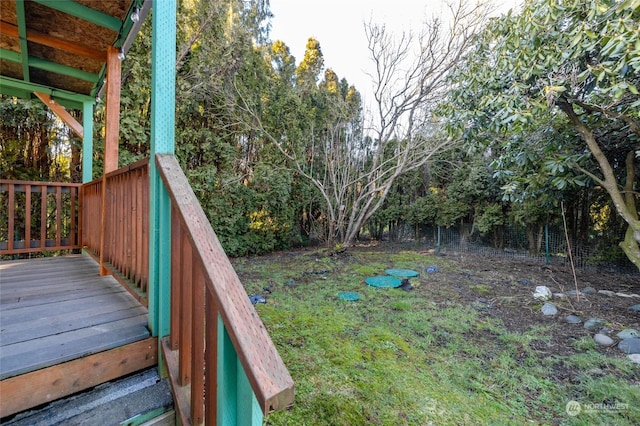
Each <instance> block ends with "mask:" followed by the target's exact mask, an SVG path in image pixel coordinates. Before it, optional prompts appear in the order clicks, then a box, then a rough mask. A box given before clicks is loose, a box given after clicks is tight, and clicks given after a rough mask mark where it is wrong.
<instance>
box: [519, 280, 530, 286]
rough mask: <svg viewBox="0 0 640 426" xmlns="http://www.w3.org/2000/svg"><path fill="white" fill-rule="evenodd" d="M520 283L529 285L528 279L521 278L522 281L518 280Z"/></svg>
mask: <svg viewBox="0 0 640 426" xmlns="http://www.w3.org/2000/svg"><path fill="white" fill-rule="evenodd" d="M520 284H522V285H531V281H529V280H522V281H520Z"/></svg>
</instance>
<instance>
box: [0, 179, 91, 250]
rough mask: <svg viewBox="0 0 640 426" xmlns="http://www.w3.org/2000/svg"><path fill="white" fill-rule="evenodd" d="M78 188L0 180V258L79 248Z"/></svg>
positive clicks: (60, 184)
mask: <svg viewBox="0 0 640 426" xmlns="http://www.w3.org/2000/svg"><path fill="white" fill-rule="evenodd" d="M80 186H81V185H80V184H79V183H61V182H31V181H11V180H5V179H0V200H1V202H0V206H1V209H0V255H4V254H19V253H34V252H42V251H58V250H69V249H76V248H80V244H79V238H78V234H79V229H80V226H79V223H78V205H79V202H80V200H79V197H78V190H79V187H80Z"/></svg>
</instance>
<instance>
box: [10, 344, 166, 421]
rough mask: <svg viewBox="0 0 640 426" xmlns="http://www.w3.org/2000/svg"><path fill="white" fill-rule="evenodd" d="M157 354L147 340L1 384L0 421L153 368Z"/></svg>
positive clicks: (155, 348)
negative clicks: (37, 406)
mask: <svg viewBox="0 0 640 426" xmlns="http://www.w3.org/2000/svg"><path fill="white" fill-rule="evenodd" d="M157 352H158V347H157V340H156V339H155V338H148V339H145V340H142V341H139V342H135V343H131V344H129V345H126V346H121V347H119V348H115V349H111V350H109V351H105V352H101V353H98V354H95V355H90V356H87V357H85V358H81V359H78V360H74V361H70V362H67V363H64V364H61V365H57V366H54V367H49V368H45V369H42V370H38V371H34V372H32V373H29V374H26V375H24V376H19V377H12V378H9V379H5V380H2V381H0V395H2V398H0V417H5V416H8V415H11V414H14V413H17V412H20V411H23V410H26V409H28V408H30V407H34V406H36V405H40V404H43V403H46V402H49V401H53V400H55V399H58V398H61V397H63V396H67V395H70V394H72V393H75V392H78V391H81V390H84V389H88V388H90V387H93V386H96V385H98V384H100V383H104V382H107V381H109V380H113V379H115V378H117V377H121V376H124V375H127V374H130V373H133V372H135V371H138V370H142V369H144V368H148V367H151V366H153V365H156V364H157V356H156V354H157Z"/></svg>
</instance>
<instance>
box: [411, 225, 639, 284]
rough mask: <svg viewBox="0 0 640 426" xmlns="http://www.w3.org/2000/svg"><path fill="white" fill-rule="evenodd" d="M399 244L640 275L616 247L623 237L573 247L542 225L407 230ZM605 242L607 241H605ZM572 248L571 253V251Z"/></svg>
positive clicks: (556, 231) (558, 232) (557, 231)
mask: <svg viewBox="0 0 640 426" xmlns="http://www.w3.org/2000/svg"><path fill="white" fill-rule="evenodd" d="M399 237H400V238H398V240H401V241H405V242H408V241H414V242H415V243H416V244H419V245H421V246H423V247H424V246H426V247H427V248H430V249H434V250H435V251H436V252H440V253H447V252H449V253H474V254H480V255H486V256H494V257H504V258H518V259H528V260H533V261H538V262H541V263H546V264H551V265H569V264H570V262H571V261H573V263H574V266H575V267H576V268H597V269H615V270H621V271H630V272H638V269H637V268H636V267H635V266H634V265H633V264H632V263H631V261H629V260H628V259H627V258H626V256H625V255H624V253H623V252H622V250H621V249H620V248H619V247H618V246H617V244H616V243H611V241H621V240H622V239H623V237H624V236H623V235H620V236H619V239H617V238H618V236H608V238H606V239H602V238H585V240H587V241H588V244H573V243H572V238H569V244H568V243H567V237H566V235H565V233H564V231H563V230H562V229H559V228H557V227H553V226H549V225H543V226H540V227H539V228H537V229H535V230H532V229H527V228H525V227H524V226H517V225H506V226H503V227H501V228H500V229H499V230H497V231H494V232H493V233H490V234H482V233H480V232H479V231H478V230H477V229H474V228H473V226H472V225H471V224H461V225H458V226H454V227H449V228H446V227H441V226H426V227H424V226H423V227H421V228H419V229H411V228H410V227H407V228H405V229H403V230H402V231H401V235H399ZM605 240H606V241H605ZM569 247H570V249H571V250H569Z"/></svg>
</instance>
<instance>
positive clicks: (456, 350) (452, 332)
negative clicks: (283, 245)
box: [233, 248, 640, 426]
mask: <svg viewBox="0 0 640 426" xmlns="http://www.w3.org/2000/svg"><path fill="white" fill-rule="evenodd" d="M474 262H475V263H474ZM484 262H486V260H482V262H481V263H478V261H471V263H469V262H463V261H462V260H461V259H459V258H455V257H454V256H446V257H444V256H438V257H436V256H433V255H429V254H426V253H420V252H418V251H414V250H398V249H397V248H396V249H389V250H385V249H380V248H359V249H357V250H351V251H348V252H346V253H345V254H342V255H339V256H332V257H327V256H326V255H325V254H323V252H322V251H299V252H291V253H278V254H274V255H269V256H264V257H252V258H240V259H235V260H234V262H233V263H234V266H235V268H236V270H237V271H238V274H239V276H240V278H241V280H242V282H243V283H244V285H245V288H246V289H247V292H248V293H249V294H254V293H262V294H265V295H266V296H267V298H268V300H267V303H266V304H258V305H257V306H256V309H257V311H258V313H259V314H260V316H261V318H262V320H263V322H264V323H265V326H266V327H267V329H268V330H269V333H270V334H271V337H272V339H273V341H274V343H275V345H276V347H277V348H278V350H279V352H280V355H281V356H282V358H283V360H284V362H285V364H286V365H287V367H288V368H289V371H290V372H291V375H292V376H293V379H294V381H295V391H296V398H295V405H294V406H293V407H292V408H291V409H289V410H286V411H282V412H276V413H273V414H270V415H269V416H268V417H267V418H266V424H269V425H349V426H351V425H370V424H374V425H375V424H379V425H402V424H406V425H427V424H500V425H503V424H514V425H522V424H569V425H572V424H585V425H586V424H630V425H631V424H640V385H639V383H640V366H638V365H636V364H633V363H632V362H630V361H629V360H628V359H627V358H626V357H625V356H624V355H623V354H621V353H620V352H619V351H617V350H616V349H615V348H607V349H602V348H599V347H597V345H596V344H595V343H594V342H593V339H592V338H591V337H590V336H589V335H588V334H585V332H584V330H581V327H577V328H574V329H571V328H570V325H569V324H566V323H564V322H562V321H560V320H559V319H557V320H548V319H547V318H544V316H543V315H542V314H541V313H538V312H536V311H535V309H534V308H537V307H536V306H532V305H530V303H531V302H529V297H528V295H530V293H531V291H530V290H531V289H525V290H524V291H521V289H520V288H519V287H518V283H517V280H518V279H519V277H520V276H521V275H522V274H526V268H525V269H522V267H521V266H518V265H515V266H510V265H506V266H505V267H504V268H502V269H500V270H498V268H497V267H495V266H492V267H491V270H492V274H493V275H492V276H491V277H492V279H485V280H484V281H482V280H479V279H475V280H474V279H469V277H472V275H471V274H470V272H469V271H474V270H475V269H477V268H478V267H479V266H478V265H482V264H484ZM489 263H491V262H489ZM430 265H434V266H437V267H438V268H439V272H437V273H434V274H427V273H425V267H426V266H430ZM503 266H504V265H503ZM388 268H401V269H413V270H416V271H418V272H420V276H419V277H417V278H412V279H411V284H412V285H413V286H414V290H412V291H403V290H399V289H392V288H374V287H370V286H367V285H366V284H365V283H364V279H365V278H366V277H369V276H373V275H383V274H384V270H385V269H388ZM325 271H328V272H325ZM322 272H325V273H322ZM518 274H520V275H518ZM522 276H523V275H522ZM290 280H293V281H294V283H291V282H290ZM496 283H499V285H498V284H496ZM291 284H292V285H291ZM265 287H269V290H270V291H271V293H269V294H267V293H266V292H265V290H264V288H265ZM342 291H354V292H358V293H359V295H360V300H358V301H355V302H354V301H344V300H340V299H339V298H338V297H337V294H338V293H339V292H342ZM538 317H540V320H539V321H538V320H537V318H538ZM636 320H637V317H636ZM633 321H634V318H630V319H629V320H628V321H627V323H632V325H633V324H635V323H633ZM567 330H569V331H570V333H571V334H567V333H568V332H567ZM569 401H576V402H578V403H579V404H580V412H579V413H578V414H577V415H569V414H567V403H568V402H569ZM572 414H575V412H574V413H572Z"/></svg>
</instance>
